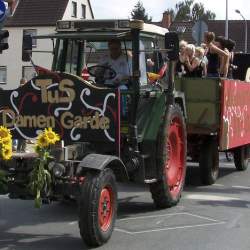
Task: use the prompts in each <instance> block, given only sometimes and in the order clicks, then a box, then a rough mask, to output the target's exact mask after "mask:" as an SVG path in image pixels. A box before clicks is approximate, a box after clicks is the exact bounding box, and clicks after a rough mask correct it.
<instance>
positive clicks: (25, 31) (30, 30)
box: [23, 29, 37, 48]
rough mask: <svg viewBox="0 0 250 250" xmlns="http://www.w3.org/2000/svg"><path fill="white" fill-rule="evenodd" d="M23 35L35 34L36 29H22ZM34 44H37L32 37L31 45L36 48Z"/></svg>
mask: <svg viewBox="0 0 250 250" xmlns="http://www.w3.org/2000/svg"><path fill="white" fill-rule="evenodd" d="M25 35H31V36H36V35H37V30H36V29H27V30H23V36H25ZM36 46H37V40H36V39H34V38H33V39H32V47H34V48H36Z"/></svg>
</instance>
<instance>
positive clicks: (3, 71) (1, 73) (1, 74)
mask: <svg viewBox="0 0 250 250" xmlns="http://www.w3.org/2000/svg"><path fill="white" fill-rule="evenodd" d="M6 80H7V67H6V66H0V84H6Z"/></svg>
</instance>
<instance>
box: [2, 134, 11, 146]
mask: <svg viewBox="0 0 250 250" xmlns="http://www.w3.org/2000/svg"><path fill="white" fill-rule="evenodd" d="M0 143H2V144H5V145H6V144H8V145H12V139H11V135H10V134H9V135H8V136H6V137H4V138H1V140H0Z"/></svg>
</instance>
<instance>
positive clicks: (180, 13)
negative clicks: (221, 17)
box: [167, 0, 216, 21]
mask: <svg viewBox="0 0 250 250" xmlns="http://www.w3.org/2000/svg"><path fill="white" fill-rule="evenodd" d="M167 11H168V12H169V13H170V14H171V16H172V19H173V20H176V21H188V20H192V21H197V20H214V19H215V17H216V15H215V13H213V12H212V11H210V10H205V7H204V5H203V4H202V3H194V0H184V1H181V2H178V3H177V4H176V5H175V9H168V10H167Z"/></svg>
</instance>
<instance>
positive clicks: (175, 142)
mask: <svg viewBox="0 0 250 250" xmlns="http://www.w3.org/2000/svg"><path fill="white" fill-rule="evenodd" d="M186 136H187V135H186V125H185V120H184V117H183V113H182V111H181V108H180V107H179V106H178V105H171V106H170V107H169V109H168V111H167V114H166V116H165V119H164V122H163V124H162V126H161V128H160V131H159V134H158V142H157V168H158V171H159V178H158V180H157V182H155V183H152V184H150V186H149V188H150V192H151V195H152V199H153V201H154V204H155V205H156V207H157V208H160V209H161V208H167V207H171V206H174V205H176V204H177V203H178V202H179V200H180V197H181V192H182V190H183V186H184V182H185V176H186V153H187V143H186Z"/></svg>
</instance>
